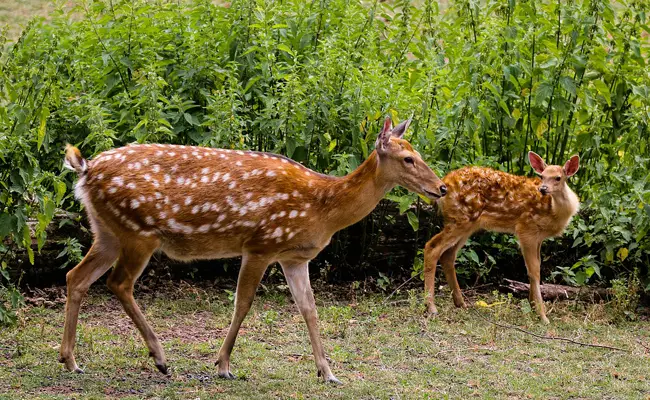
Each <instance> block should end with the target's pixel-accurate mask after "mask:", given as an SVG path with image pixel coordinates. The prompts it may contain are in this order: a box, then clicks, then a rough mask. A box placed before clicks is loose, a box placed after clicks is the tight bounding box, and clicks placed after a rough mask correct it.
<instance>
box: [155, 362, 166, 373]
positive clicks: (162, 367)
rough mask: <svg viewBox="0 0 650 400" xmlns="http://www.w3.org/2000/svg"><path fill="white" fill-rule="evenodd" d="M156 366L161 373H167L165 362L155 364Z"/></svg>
mask: <svg viewBox="0 0 650 400" xmlns="http://www.w3.org/2000/svg"><path fill="white" fill-rule="evenodd" d="M156 368H158V371H160V372H161V373H162V374H163V375H169V368H168V367H167V364H156Z"/></svg>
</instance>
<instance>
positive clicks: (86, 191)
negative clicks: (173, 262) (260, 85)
mask: <svg viewBox="0 0 650 400" xmlns="http://www.w3.org/2000/svg"><path fill="white" fill-rule="evenodd" d="M324 181H325V182H326V181H327V177H324V176H321V175H319V174H316V173H314V172H312V171H310V170H308V169H307V168H305V167H303V166H302V165H300V164H298V163H295V162H293V161H291V160H288V159H286V158H284V157H281V156H275V155H270V154H266V153H257V152H244V151H233V150H223V149H211V148H202V147H191V146H172V145H132V146H127V147H122V148H118V149H114V150H110V151H107V152H104V153H102V154H100V155H99V156H97V157H96V158H95V159H94V160H92V161H91V162H90V163H89V168H88V171H87V173H86V174H85V175H84V177H83V178H82V179H80V181H79V182H78V187H77V195H78V197H80V198H81V200H82V201H83V202H84V204H86V207H87V208H88V209H89V210H92V212H93V213H94V217H97V218H98V219H100V220H101V221H102V223H103V225H106V226H108V227H109V228H110V229H111V230H113V232H114V233H115V234H116V235H118V237H119V236H120V234H121V233H124V234H128V235H134V236H135V237H137V236H140V237H151V236H155V237H158V238H160V240H161V242H162V243H163V244H162V248H163V250H164V251H166V252H167V253H169V254H170V255H171V256H172V257H174V258H180V259H195V258H219V257H230V256H236V255H239V254H241V252H242V248H243V247H245V246H262V247H267V248H268V247H269V246H278V249H279V251H281V250H282V247H283V246H290V245H291V244H292V243H294V242H296V241H298V240H299V239H300V238H301V237H303V236H304V234H305V232H306V231H308V227H309V226H310V222H313V221H312V220H313V219H314V218H315V217H316V216H315V209H316V208H317V207H316V204H314V203H315V202H316V201H317V198H316V197H315V196H314V188H315V187H316V186H318V185H321V186H322V184H323V182H324ZM89 206H90V207H89ZM89 212H90V211H89Z"/></svg>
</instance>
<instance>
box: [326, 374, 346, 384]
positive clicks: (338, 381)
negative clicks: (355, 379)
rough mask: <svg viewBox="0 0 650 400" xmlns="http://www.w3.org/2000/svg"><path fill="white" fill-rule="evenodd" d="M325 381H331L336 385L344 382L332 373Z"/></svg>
mask: <svg viewBox="0 0 650 400" xmlns="http://www.w3.org/2000/svg"><path fill="white" fill-rule="evenodd" d="M325 383H331V384H334V385H342V384H343V382H341V381H340V380H338V379H337V378H336V377H335V376H334V375H330V376H329V377H328V378H327V379H325Z"/></svg>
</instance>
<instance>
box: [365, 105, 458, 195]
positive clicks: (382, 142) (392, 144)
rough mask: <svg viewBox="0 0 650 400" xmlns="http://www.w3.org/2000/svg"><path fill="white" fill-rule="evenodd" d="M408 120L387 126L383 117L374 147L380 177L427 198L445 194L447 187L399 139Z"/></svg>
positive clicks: (403, 141)
mask: <svg viewBox="0 0 650 400" xmlns="http://www.w3.org/2000/svg"><path fill="white" fill-rule="evenodd" d="M410 123H411V120H410V119H408V120H406V121H404V122H402V123H401V124H399V125H397V126H396V127H395V128H392V129H391V126H392V124H391V119H390V117H389V118H386V120H385V121H384V127H383V128H382V130H381V132H380V133H379V136H378V137H377V142H376V144H375V148H376V149H377V154H378V156H379V165H380V167H381V168H382V171H383V174H384V176H385V177H386V178H387V179H388V180H389V181H390V182H392V183H394V184H396V185H399V186H402V187H404V188H406V189H408V190H410V191H412V192H415V193H418V194H421V195H423V196H426V197H428V198H430V199H438V198H440V197H442V196H444V195H445V194H447V187H446V186H445V184H444V183H443V182H442V180H440V178H438V176H437V175H436V174H435V172H433V171H432V170H431V168H429V166H428V165H427V164H426V163H425V162H424V161H423V160H422V157H421V156H420V153H418V152H417V151H415V150H414V149H413V147H412V146H411V144H410V143H409V142H407V141H406V140H404V139H402V136H404V132H406V129H407V128H408V126H409V124H410Z"/></svg>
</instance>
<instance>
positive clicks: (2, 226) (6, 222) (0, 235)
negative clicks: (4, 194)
mask: <svg viewBox="0 0 650 400" xmlns="http://www.w3.org/2000/svg"><path fill="white" fill-rule="evenodd" d="M15 225H16V217H14V216H13V215H10V214H7V213H1V214H0V240H2V239H4V238H5V237H6V236H7V235H8V234H10V233H11V232H12V231H13V227H14V226H15Z"/></svg>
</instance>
